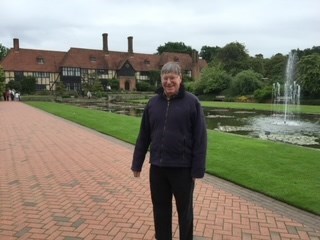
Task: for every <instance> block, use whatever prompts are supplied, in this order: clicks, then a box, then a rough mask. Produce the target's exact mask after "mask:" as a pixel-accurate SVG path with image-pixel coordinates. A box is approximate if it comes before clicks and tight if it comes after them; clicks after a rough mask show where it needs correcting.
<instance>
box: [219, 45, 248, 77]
mask: <svg viewBox="0 0 320 240" xmlns="http://www.w3.org/2000/svg"><path fill="white" fill-rule="evenodd" d="M248 59H249V54H248V53H247V50H246V48H245V46H244V45H243V44H241V43H238V42H232V43H229V44H227V45H225V46H224V47H223V48H221V49H220V50H219V52H218V54H217V57H216V60H217V61H219V62H220V63H222V64H223V69H224V70H225V71H227V72H228V73H230V74H232V75H236V74H237V73H239V72H241V71H243V70H246V69H248V68H249V65H248Z"/></svg>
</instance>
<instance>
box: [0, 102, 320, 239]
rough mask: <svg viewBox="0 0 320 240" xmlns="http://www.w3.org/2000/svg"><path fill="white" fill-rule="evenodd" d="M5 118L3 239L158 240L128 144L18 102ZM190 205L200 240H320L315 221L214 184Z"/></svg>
mask: <svg viewBox="0 0 320 240" xmlns="http://www.w3.org/2000/svg"><path fill="white" fill-rule="evenodd" d="M0 117H1V125H0V129H1V134H0V239H1V240H11V239H19V240H20V239H28V240H29V239H31V240H33V239H54V240H90V239H97V240H98V239H119V240H120V239H154V227H153V218H152V205H151V202H150V194H149V185H148V163H146V164H145V167H144V169H143V172H142V176H141V178H139V179H136V178H133V176H132V173H131V170H130V164H131V157H132V151H133V146H132V145H129V144H126V143H123V142H120V141H117V140H115V139H113V138H110V137H107V136H104V135H102V134H99V133H97V132H95V131H92V130H89V129H87V128H84V127H81V126H78V125H76V124H74V123H71V122H69V121H66V120H63V119H60V118H58V117H55V116H53V115H50V114H48V113H45V112H43V111H41V110H38V109H35V108H32V107H30V106H28V105H26V104H24V103H22V102H0ZM105 124H108V122H106V123H105ZM124 131H125V129H124ZM194 200H195V209H194V211H195V237H194V239H198V240H205V239H248V240H249V239H274V240H277V239H283V240H284V239H311V240H319V239H320V217H319V216H316V215H312V214H309V213H306V212H304V211H301V210H298V209H295V208H292V207H290V206H287V205H285V204H282V203H279V202H277V201H275V200H272V199H269V198H266V197H264V196H263V195H259V194H256V193H254V192H251V191H248V190H245V189H243V188H240V187H238V186H236V185H233V184H230V183H228V182H226V181H223V180H220V179H217V178H214V177H212V176H208V175H206V177H205V178H204V179H202V180H197V181H196V188H195V194H194ZM177 228H178V227H177V215H176V213H175V212H174V230H175V231H174V238H175V239H178V229H177Z"/></svg>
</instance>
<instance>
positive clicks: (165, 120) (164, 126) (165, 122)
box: [160, 99, 170, 163]
mask: <svg viewBox="0 0 320 240" xmlns="http://www.w3.org/2000/svg"><path fill="white" fill-rule="evenodd" d="M169 107H170V99H168V100H167V109H166V114H165V119H164V125H163V132H162V139H161V156H160V163H161V162H162V153H163V151H162V150H163V141H164V135H165V132H166V126H167V119H168V112H169Z"/></svg>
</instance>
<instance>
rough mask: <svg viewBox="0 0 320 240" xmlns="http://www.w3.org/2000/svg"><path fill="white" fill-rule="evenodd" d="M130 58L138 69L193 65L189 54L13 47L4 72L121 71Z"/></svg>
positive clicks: (186, 68) (203, 63) (131, 62)
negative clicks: (169, 65) (71, 68)
mask: <svg viewBox="0 0 320 240" xmlns="http://www.w3.org/2000/svg"><path fill="white" fill-rule="evenodd" d="M127 61H128V62H129V63H130V64H131V65H132V67H133V68H134V70H135V71H137V72H148V71H155V70H160V69H161V67H162V66H163V65H164V64H165V63H166V62H168V61H176V62H179V64H180V66H181V68H182V70H184V71H185V70H189V71H191V70H192V67H193V62H192V57H191V56H190V55H189V54H183V53H169V52H165V53H162V54H161V55H158V54H143V53H128V52H116V51H108V52H105V51H103V50H94V49H83V48H70V49H69V51H68V52H58V51H46V50H33V49H21V48H20V49H18V50H15V49H14V48H12V49H11V50H10V52H9V54H8V56H7V57H6V58H5V59H4V60H3V61H2V62H1V65H2V67H3V68H4V70H5V71H24V72H60V68H61V67H75V68H83V69H107V70H119V69H121V68H122V66H123V64H125V63H126V62H127ZM198 64H199V67H200V70H201V69H202V68H203V67H205V66H207V63H206V61H204V60H201V59H199V60H198Z"/></svg>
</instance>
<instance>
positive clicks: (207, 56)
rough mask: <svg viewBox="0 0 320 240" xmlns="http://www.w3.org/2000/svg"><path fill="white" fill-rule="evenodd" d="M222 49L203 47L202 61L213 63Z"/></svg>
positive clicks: (201, 52)
mask: <svg viewBox="0 0 320 240" xmlns="http://www.w3.org/2000/svg"><path fill="white" fill-rule="evenodd" d="M220 49H221V48H220V47H218V46H216V47H209V46H203V47H202V48H201V51H200V54H199V55H200V57H202V59H204V60H206V61H207V62H208V63H209V62H211V61H212V60H213V59H214V58H215V57H216V56H217V55H218V52H219V50H220Z"/></svg>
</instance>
